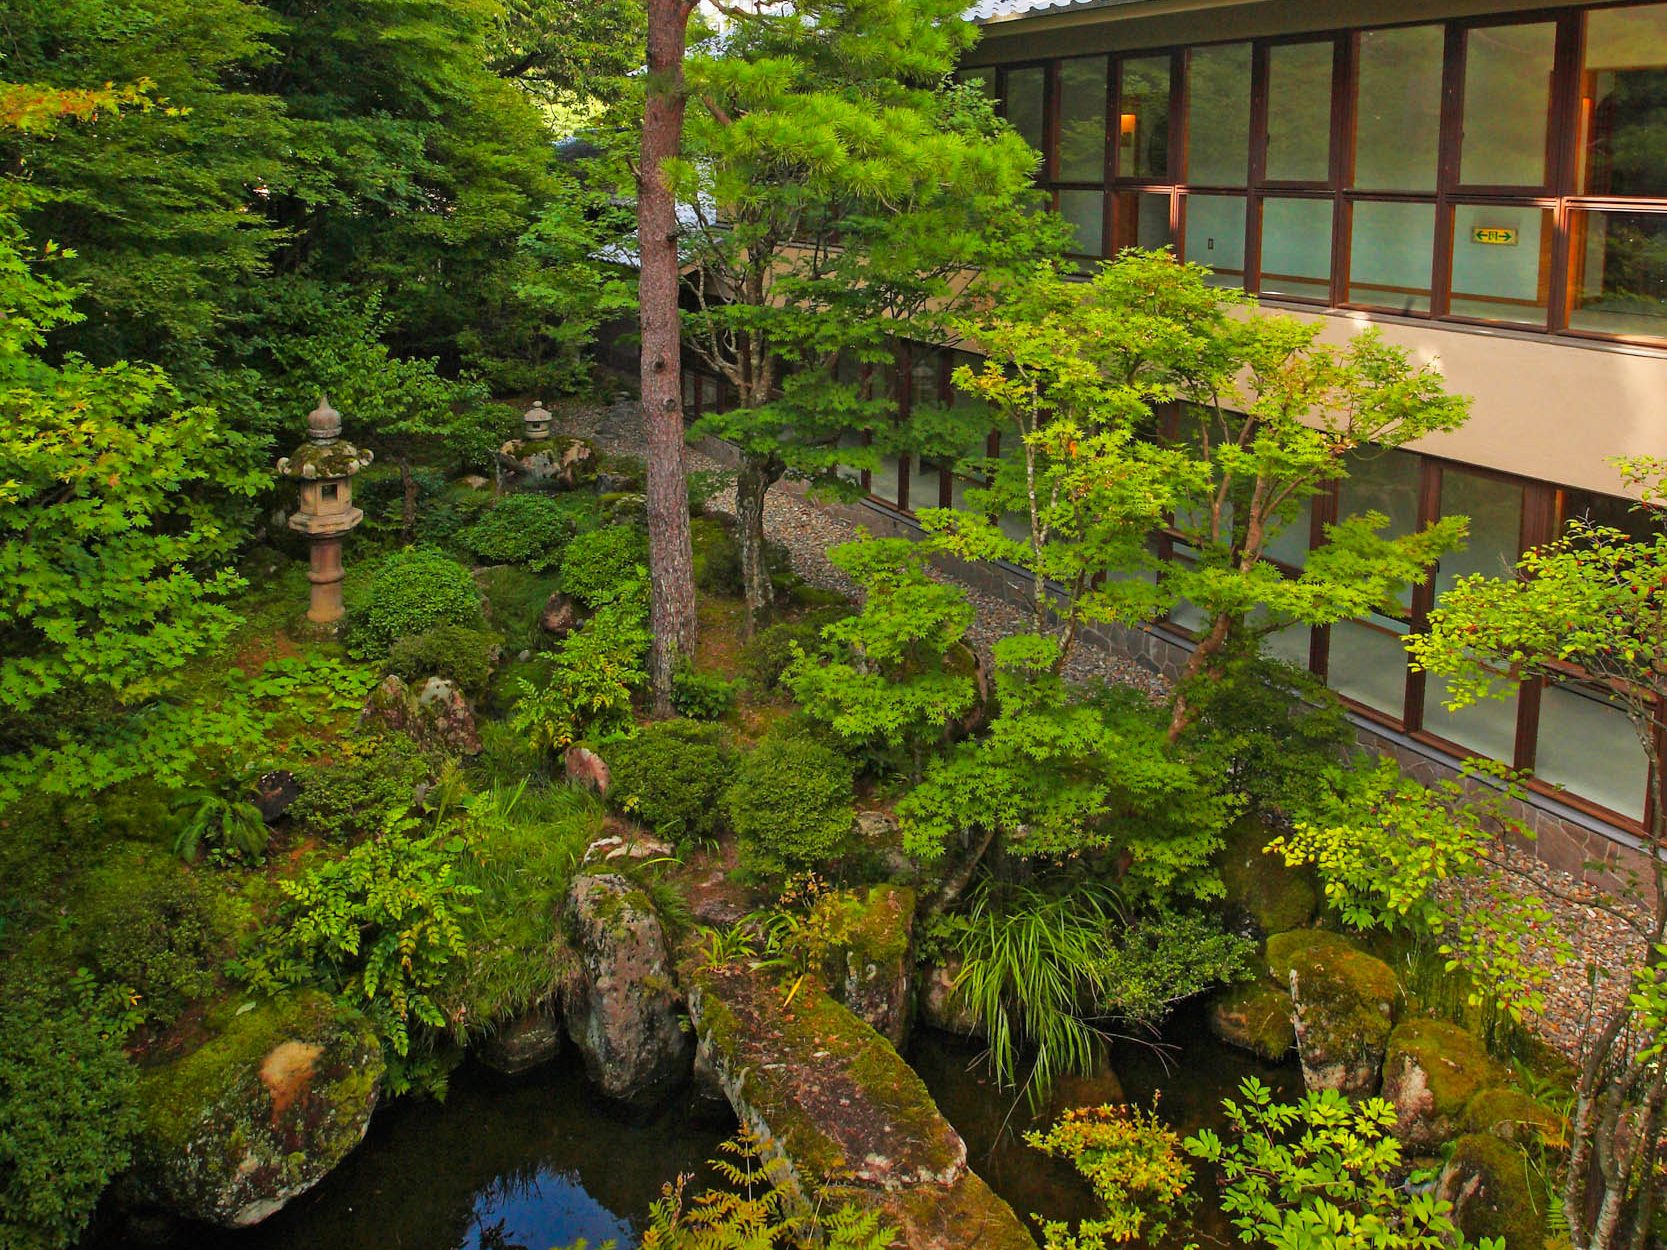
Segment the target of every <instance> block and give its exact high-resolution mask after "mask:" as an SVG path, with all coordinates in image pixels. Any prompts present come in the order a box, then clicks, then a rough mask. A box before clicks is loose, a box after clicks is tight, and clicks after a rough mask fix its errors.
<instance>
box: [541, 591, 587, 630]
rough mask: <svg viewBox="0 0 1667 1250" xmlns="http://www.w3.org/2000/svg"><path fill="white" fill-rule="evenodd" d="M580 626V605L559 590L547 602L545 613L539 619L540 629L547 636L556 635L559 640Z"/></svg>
mask: <svg viewBox="0 0 1667 1250" xmlns="http://www.w3.org/2000/svg"><path fill="white" fill-rule="evenodd" d="M578 624H579V606H578V604H576V603H574V602H573V600H572V599H571V598H570V597H569V596H567V595H564V594H562V593H561V591H559V590H558V591H556V593H555V594H553V595H551V596H550V598H549V599H548V600H546V601H545V604H544V611H543V612H542V613H541V614H540V615H539V618H538V625H539V628H540V629H542V630H543V631H544V632H545V633H547V634H554V635H555V636H556V637H557V638H565V637H567V635H569V634H571V633H572V632H573V631H574V630H575V629H576V628H577V627H578Z"/></svg>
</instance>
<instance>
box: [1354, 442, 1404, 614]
mask: <svg viewBox="0 0 1667 1250" xmlns="http://www.w3.org/2000/svg"><path fill="white" fill-rule="evenodd" d="M1347 467H1348V471H1349V476H1348V477H1346V478H1344V479H1343V481H1342V484H1341V485H1340V486H1339V487H1338V515H1340V516H1343V517H1351V516H1361V515H1363V514H1365V513H1367V512H1378V513H1382V514H1383V515H1384V516H1386V517H1388V518H1389V524H1388V525H1387V526H1386V527H1384V529H1382V530H1381V531H1379V532H1380V533H1382V534H1384V535H1385V536H1386V537H1389V538H1399V537H1401V536H1402V535H1405V534H1411V533H1414V532H1415V531H1416V530H1417V529H1418V496H1419V492H1420V490H1421V483H1422V479H1423V469H1422V467H1421V466H1420V464H1419V461H1418V457H1417V456H1414V455H1412V454H1411V453H1410V452H1404V451H1384V450H1381V449H1378V448H1369V449H1367V450H1365V451H1361V452H1356V453H1354V454H1352V455H1350V457H1349V459H1348V461H1347ZM1398 598H1399V600H1400V604H1401V606H1402V607H1403V608H1411V606H1412V587H1410V586H1408V587H1405V588H1404V589H1402V591H1401V592H1400V594H1399V596H1398Z"/></svg>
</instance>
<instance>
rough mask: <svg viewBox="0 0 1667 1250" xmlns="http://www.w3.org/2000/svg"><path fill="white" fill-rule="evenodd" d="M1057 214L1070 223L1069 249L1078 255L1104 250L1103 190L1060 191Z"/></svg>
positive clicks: (1091, 254) (1104, 202)
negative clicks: (1072, 233)
mask: <svg viewBox="0 0 1667 1250" xmlns="http://www.w3.org/2000/svg"><path fill="white" fill-rule="evenodd" d="M1059 215H1060V216H1061V217H1063V218H1065V220H1066V221H1068V222H1070V223H1071V226H1072V229H1073V230H1074V232H1075V233H1074V235H1073V237H1072V242H1071V251H1072V252H1073V253H1075V254H1076V255H1079V256H1100V255H1103V254H1104V252H1105V244H1104V238H1105V235H1104V231H1105V220H1106V196H1105V192H1104V191H1061V192H1060V193H1059Z"/></svg>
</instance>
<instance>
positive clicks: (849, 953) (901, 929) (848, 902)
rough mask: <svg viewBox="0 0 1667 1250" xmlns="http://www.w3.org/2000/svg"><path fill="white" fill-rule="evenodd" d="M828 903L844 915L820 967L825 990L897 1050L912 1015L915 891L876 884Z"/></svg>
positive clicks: (905, 1037)
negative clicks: (825, 986) (837, 941)
mask: <svg viewBox="0 0 1667 1250" xmlns="http://www.w3.org/2000/svg"><path fill="white" fill-rule="evenodd" d="M831 905H832V906H835V907H838V908H839V909H840V911H841V912H842V913H843V914H842V916H841V921H840V923H839V925H838V929H837V931H838V932H839V934H840V941H839V944H838V945H836V946H835V947H834V948H833V949H832V950H830V951H829V952H828V956H827V959H826V960H825V961H824V966H823V974H824V976H825V977H826V978H827V983H828V988H829V991H830V992H831V993H832V995H833V997H834V999H835V1000H836V1001H838V1002H840V1003H843V1004H844V1005H845V1006H846V1007H849V1008H850V1009H851V1010H852V1011H854V1012H856V1013H857V1015H859V1016H861V1017H862V1018H863V1019H864V1020H866V1021H867V1022H868V1023H869V1024H870V1025H872V1026H873V1027H874V1029H875V1030H876V1031H878V1032H879V1033H881V1034H883V1035H884V1036H885V1038H886V1040H887V1041H889V1042H890V1043H891V1044H892V1045H893V1046H895V1047H896V1048H897V1049H898V1050H899V1051H901V1050H902V1049H903V1047H904V1046H905V1045H906V1044H907V1042H908V1038H909V1027H910V1025H911V1024H912V1022H913V1016H914V976H913V973H914V921H915V892H914V891H913V890H909V889H901V888H899V887H897V886H890V885H876V886H872V887H870V888H869V889H868V890H867V891H866V892H859V891H854V890H853V891H849V892H847V893H844V894H840V895H838V896H837V897H836V898H835V899H834V900H832V902H831Z"/></svg>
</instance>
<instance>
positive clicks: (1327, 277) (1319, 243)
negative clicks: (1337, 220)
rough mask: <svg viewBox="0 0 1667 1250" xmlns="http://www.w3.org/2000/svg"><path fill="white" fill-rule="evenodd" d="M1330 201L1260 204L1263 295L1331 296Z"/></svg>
mask: <svg viewBox="0 0 1667 1250" xmlns="http://www.w3.org/2000/svg"><path fill="white" fill-rule="evenodd" d="M1331 220H1332V203H1331V201H1330V200H1289V199H1267V200H1263V201H1262V294H1263V295H1294V296H1297V297H1299V298H1302V299H1327V298H1329V297H1330V295H1331Z"/></svg>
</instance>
